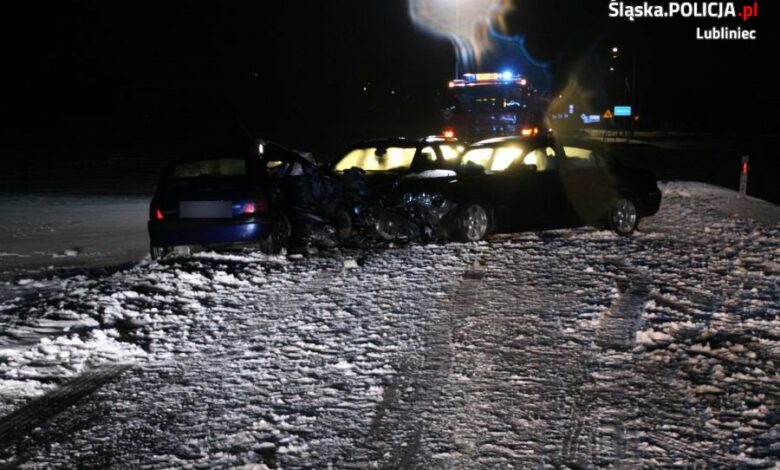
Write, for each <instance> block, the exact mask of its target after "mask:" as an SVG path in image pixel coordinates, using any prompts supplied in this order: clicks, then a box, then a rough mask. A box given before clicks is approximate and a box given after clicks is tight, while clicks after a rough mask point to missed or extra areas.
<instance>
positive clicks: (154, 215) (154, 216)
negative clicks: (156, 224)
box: [149, 201, 165, 220]
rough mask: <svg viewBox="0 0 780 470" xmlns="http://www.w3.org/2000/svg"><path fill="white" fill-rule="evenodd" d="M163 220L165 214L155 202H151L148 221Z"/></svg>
mask: <svg viewBox="0 0 780 470" xmlns="http://www.w3.org/2000/svg"><path fill="white" fill-rule="evenodd" d="M164 218H165V214H164V213H163V211H162V209H161V208H160V205H159V204H158V203H157V202H156V201H154V202H152V206H151V207H150V208H149V219H151V220H163V219H164Z"/></svg>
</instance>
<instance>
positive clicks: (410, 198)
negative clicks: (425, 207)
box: [401, 193, 415, 204]
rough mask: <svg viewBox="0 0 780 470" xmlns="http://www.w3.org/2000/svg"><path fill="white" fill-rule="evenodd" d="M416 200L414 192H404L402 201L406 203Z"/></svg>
mask: <svg viewBox="0 0 780 470" xmlns="http://www.w3.org/2000/svg"><path fill="white" fill-rule="evenodd" d="M414 200H415V197H414V194H412V193H406V194H404V195H403V196H402V197H401V201H402V202H403V203H404V204H411V203H412V202H414Z"/></svg>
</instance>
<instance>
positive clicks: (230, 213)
mask: <svg viewBox="0 0 780 470" xmlns="http://www.w3.org/2000/svg"><path fill="white" fill-rule="evenodd" d="M256 149H257V147H251V148H250V147H249V146H247V148H243V147H242V148H231V149H226V150H223V151H218V152H212V153H209V154H204V155H201V156H198V157H195V158H190V159H187V160H182V161H179V162H176V163H174V164H173V165H171V166H170V167H169V168H168V169H167V170H166V171H165V172H164V173H163V175H162V177H161V179H160V183H159V185H158V188H157V191H156V193H155V196H154V198H153V199H152V203H151V205H150V208H149V224H148V227H149V238H150V242H151V254H152V257H153V258H158V257H160V256H162V255H164V254H166V253H168V252H170V251H173V250H177V249H183V250H186V251H189V249H190V247H192V246H209V247H220V246H236V245H257V246H259V247H260V248H261V249H263V251H266V252H275V251H278V250H279V249H281V247H282V245H283V244H284V243H285V242H286V241H285V237H286V236H287V234H288V233H289V228H288V225H289V222H288V221H287V219H286V217H285V216H284V215H283V214H280V213H275V212H274V211H273V210H272V207H271V204H270V194H269V184H268V178H267V174H266V169H265V163H264V161H263V160H261V157H260V155H259V153H258V152H257V150H256Z"/></svg>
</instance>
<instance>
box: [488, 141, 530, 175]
mask: <svg viewBox="0 0 780 470" xmlns="http://www.w3.org/2000/svg"><path fill="white" fill-rule="evenodd" d="M522 156H523V149H521V148H520V147H499V148H498V149H496V154H495V155H493V163H492V164H491V165H490V171H504V170H506V169H507V168H509V167H510V166H511V165H512V164H513V163H515V162H516V161H518V160H519V159H520V157H522Z"/></svg>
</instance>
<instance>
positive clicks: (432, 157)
mask: <svg viewBox="0 0 780 470" xmlns="http://www.w3.org/2000/svg"><path fill="white" fill-rule="evenodd" d="M420 154H422V155H423V156H424V157H425V160H427V161H428V162H429V163H436V151H435V150H433V147H425V148H424V149H422V150H420Z"/></svg>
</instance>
